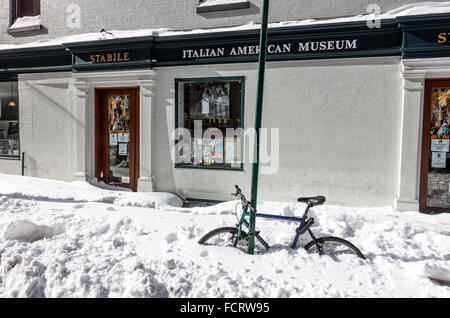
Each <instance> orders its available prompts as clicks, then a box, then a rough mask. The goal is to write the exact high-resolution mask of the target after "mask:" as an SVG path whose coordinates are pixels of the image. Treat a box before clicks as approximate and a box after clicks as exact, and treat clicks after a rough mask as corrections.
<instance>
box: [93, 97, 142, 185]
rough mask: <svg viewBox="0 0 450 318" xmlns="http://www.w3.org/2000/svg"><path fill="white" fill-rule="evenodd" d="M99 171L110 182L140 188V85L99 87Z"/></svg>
mask: <svg viewBox="0 0 450 318" xmlns="http://www.w3.org/2000/svg"><path fill="white" fill-rule="evenodd" d="M95 174H96V177H97V179H98V180H99V181H103V182H105V183H106V184H109V185H114V186H120V187H124V188H129V189H131V190H133V191H137V180H138V178H139V88H114V89H103V88H102V89H96V90H95Z"/></svg>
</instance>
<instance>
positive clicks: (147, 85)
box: [138, 80, 154, 192]
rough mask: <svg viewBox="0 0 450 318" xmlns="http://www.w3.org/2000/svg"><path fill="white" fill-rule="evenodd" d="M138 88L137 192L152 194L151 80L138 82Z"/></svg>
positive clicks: (152, 84)
mask: <svg viewBox="0 0 450 318" xmlns="http://www.w3.org/2000/svg"><path fill="white" fill-rule="evenodd" d="M138 84H139V86H140V95H141V96H140V178H139V180H138V191H139V192H153V191H154V187H153V171H152V120H153V105H152V98H153V92H152V88H153V86H154V81H153V80H142V81H138Z"/></svg>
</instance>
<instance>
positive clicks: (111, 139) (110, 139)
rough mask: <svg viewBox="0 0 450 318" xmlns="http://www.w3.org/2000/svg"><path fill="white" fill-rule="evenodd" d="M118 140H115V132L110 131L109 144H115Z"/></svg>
mask: <svg viewBox="0 0 450 318" xmlns="http://www.w3.org/2000/svg"><path fill="white" fill-rule="evenodd" d="M117 144H118V142H117V134H114V133H112V134H111V133H110V134H109V145H110V146H117Z"/></svg>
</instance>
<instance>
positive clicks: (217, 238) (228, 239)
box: [198, 227, 248, 251]
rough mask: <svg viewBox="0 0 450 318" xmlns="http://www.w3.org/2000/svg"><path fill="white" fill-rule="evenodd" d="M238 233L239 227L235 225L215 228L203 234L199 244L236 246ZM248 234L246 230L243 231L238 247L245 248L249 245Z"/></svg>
mask: <svg viewBox="0 0 450 318" xmlns="http://www.w3.org/2000/svg"><path fill="white" fill-rule="evenodd" d="M237 235H238V229H237V228H235V227H222V228H219V229H215V230H213V231H211V232H209V233H208V234H206V235H205V236H203V237H202V238H201V239H200V241H198V243H199V244H202V245H214V246H224V247H234V244H235V242H236V238H237ZM247 238H248V235H247V233H246V232H244V231H242V235H241V237H240V238H239V241H238V244H237V246H236V247H237V248H239V249H242V250H245V251H246V249H247V247H248V241H247Z"/></svg>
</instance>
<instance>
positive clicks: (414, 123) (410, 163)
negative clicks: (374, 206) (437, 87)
mask: <svg viewBox="0 0 450 318" xmlns="http://www.w3.org/2000/svg"><path fill="white" fill-rule="evenodd" d="M403 75H404V80H405V85H404V89H403V92H404V100H403V123H402V127H403V128H402V137H401V138H402V142H401V147H402V149H401V157H400V164H401V166H400V183H399V193H398V198H397V200H396V209H397V210H399V211H418V210H419V193H420V166H421V150H422V113H423V104H424V84H425V72H424V71H404V73H403Z"/></svg>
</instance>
